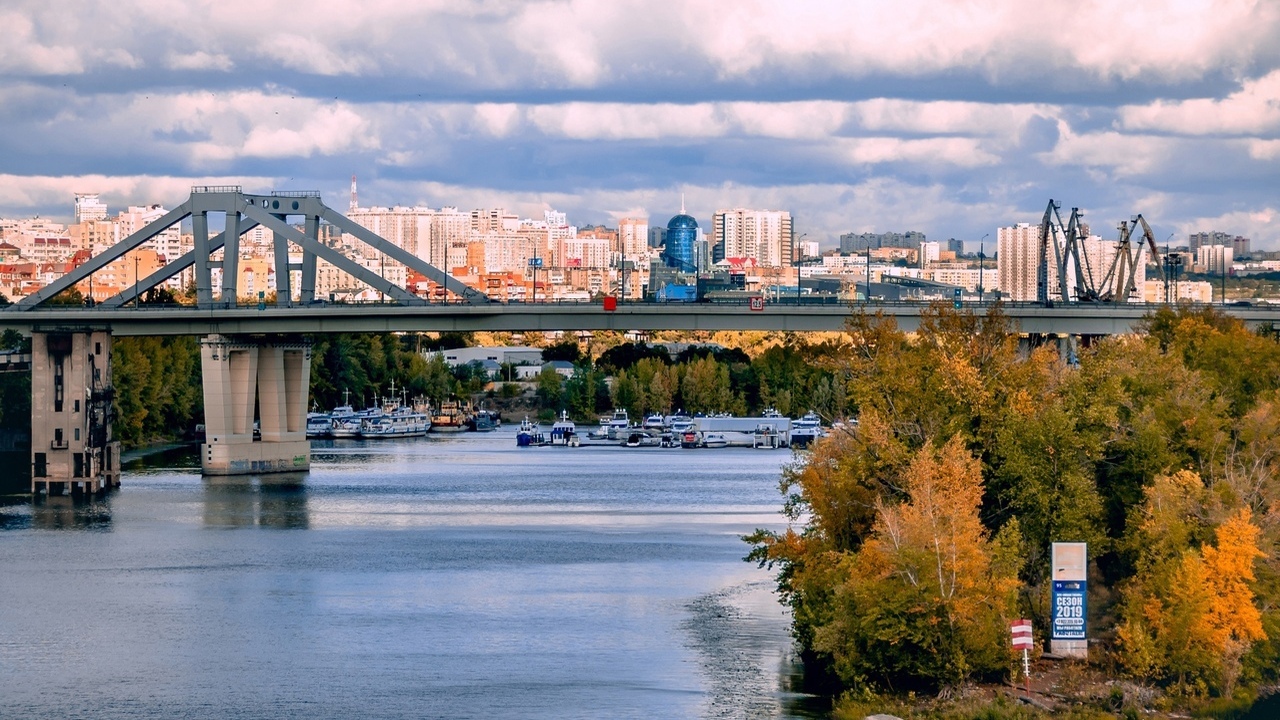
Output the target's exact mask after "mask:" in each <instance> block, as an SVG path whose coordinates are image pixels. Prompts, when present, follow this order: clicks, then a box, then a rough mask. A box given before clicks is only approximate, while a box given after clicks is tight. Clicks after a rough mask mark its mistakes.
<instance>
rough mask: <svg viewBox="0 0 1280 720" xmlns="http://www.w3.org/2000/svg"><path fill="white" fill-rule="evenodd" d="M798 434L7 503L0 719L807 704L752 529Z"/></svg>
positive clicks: (376, 455) (172, 463)
mask: <svg viewBox="0 0 1280 720" xmlns="http://www.w3.org/2000/svg"><path fill="white" fill-rule="evenodd" d="M791 459H792V457H791V455H790V454H789V453H788V452H787V451H764V450H750V449H722V450H660V449H625V448H599V447H584V448H574V449H570V448H525V449H518V448H516V447H515V440H514V434H513V432H512V431H511V430H510V429H504V430H500V431H498V432H495V433H484V434H465V435H455V436H441V437H435V436H432V437H428V438H426V439H418V440H388V441H381V442H376V443H375V442H369V443H361V442H346V443H333V442H321V443H316V444H315V446H314V450H313V456H312V469H311V472H310V473H307V474H305V475H296V476H276V477H272V476H263V477H261V478H256V477H255V478H216V479H215V478H202V477H201V475H200V473H199V470H198V468H197V467H196V466H195V464H196V462H197V460H196V458H195V456H194V453H193V452H191V451H190V450H187V451H183V452H178V453H168V454H165V455H163V456H159V457H158V459H157V458H151V459H149V460H148V461H146V462H145V463H134V464H133V465H131V466H129V468H127V469H126V472H125V473H124V477H123V487H122V488H121V489H120V490H118V491H115V492H113V493H111V494H110V495H108V496H106V497H104V498H101V499H98V500H94V501H89V502H81V503H73V502H71V500H70V499H69V498H53V499H50V500H48V501H42V502H39V503H35V504H32V503H31V502H30V500H29V499H26V498H17V499H11V500H10V502H9V504H7V505H5V506H3V507H0V678H3V700H2V702H3V715H4V716H6V717H65V718H69V717H93V718H124V717H129V718H138V717H165V718H169V717H225V718H238V717H244V718H249V717H252V718H274V717H290V718H293V717H300V716H306V717H308V718H338V717H341V718H350V717H370V718H419V717H450V718H471V717H475V718H537V717H550V718H597V717H610V718H698V717H703V718H739V717H752V718H757V717H758V718H800V717H820V716H821V710H822V708H824V707H826V706H827V705H828V704H829V703H827V702H825V701H823V700H821V699H818V698H814V697H811V696H807V695H804V694H802V693H800V692H798V691H797V690H796V688H798V687H799V668H798V666H797V663H796V661H795V658H794V656H793V652H792V643H791V640H790V638H789V636H788V618H787V615H786V614H785V611H784V608H783V607H782V606H781V605H780V604H779V603H778V601H777V598H776V596H775V595H774V593H773V582H772V578H771V576H770V574H769V573H768V572H767V571H764V570H760V569H758V568H756V567H755V566H754V565H752V564H748V563H745V562H743V561H742V556H743V555H744V554H745V553H746V551H747V549H748V548H747V546H746V545H745V544H744V543H742V541H741V540H740V539H739V536H740V535H742V534H744V533H747V532H750V531H751V530H752V529H754V528H756V527H771V528H779V527H781V526H782V525H783V519H782V517H781V516H780V515H779V514H778V508H779V506H780V497H779V495H778V492H777V479H778V475H779V471H780V468H781V467H782V466H783V465H784V464H785V463H788V462H790V461H791Z"/></svg>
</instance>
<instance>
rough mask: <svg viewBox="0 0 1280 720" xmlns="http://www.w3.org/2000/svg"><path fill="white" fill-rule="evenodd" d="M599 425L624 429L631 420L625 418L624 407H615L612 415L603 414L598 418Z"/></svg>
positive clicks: (628, 425) (629, 425)
mask: <svg viewBox="0 0 1280 720" xmlns="http://www.w3.org/2000/svg"><path fill="white" fill-rule="evenodd" d="M600 427H601V428H617V429H619V430H626V429H627V428H629V427H631V420H630V419H628V418H627V411H626V410H625V409H623V408H615V409H614V411H613V414H612V415H605V416H603V417H601V418H600Z"/></svg>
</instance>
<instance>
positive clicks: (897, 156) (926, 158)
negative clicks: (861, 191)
mask: <svg viewBox="0 0 1280 720" xmlns="http://www.w3.org/2000/svg"><path fill="white" fill-rule="evenodd" d="M837 147H838V148H839V149H840V151H841V152H842V153H843V154H844V156H845V157H846V158H847V159H848V160H849V162H851V163H853V164H857V165H877V164H881V163H894V162H905V163H915V164H919V165H923V166H929V165H939V164H945V165H958V166H961V167H977V166H979V165H993V164H995V163H998V162H1000V158H999V157H998V156H996V155H993V154H992V153H990V152H987V151H986V150H983V149H982V147H981V145H980V144H979V142H978V141H977V140H974V139H972V138H952V137H947V138H925V139H919V140H904V139H902V138H889V137H876V138H849V139H844V140H840V141H838V142H837Z"/></svg>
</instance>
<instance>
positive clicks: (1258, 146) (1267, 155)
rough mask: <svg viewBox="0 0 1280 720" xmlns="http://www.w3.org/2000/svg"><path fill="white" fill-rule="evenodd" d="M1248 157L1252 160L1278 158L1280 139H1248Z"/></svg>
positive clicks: (1279, 156) (1279, 154)
mask: <svg viewBox="0 0 1280 720" xmlns="http://www.w3.org/2000/svg"><path fill="white" fill-rule="evenodd" d="M1249 157H1251V158H1253V159H1254V160H1276V159H1280V140H1250V141H1249Z"/></svg>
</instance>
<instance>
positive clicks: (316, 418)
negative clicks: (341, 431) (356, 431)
mask: <svg viewBox="0 0 1280 720" xmlns="http://www.w3.org/2000/svg"><path fill="white" fill-rule="evenodd" d="M332 430H333V421H332V420H331V419H330V417H329V413H319V412H311V413H307V439H308V440H312V439H315V438H327V437H329V435H330V432H331V431H332Z"/></svg>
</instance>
